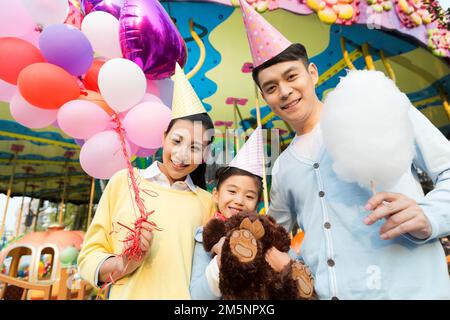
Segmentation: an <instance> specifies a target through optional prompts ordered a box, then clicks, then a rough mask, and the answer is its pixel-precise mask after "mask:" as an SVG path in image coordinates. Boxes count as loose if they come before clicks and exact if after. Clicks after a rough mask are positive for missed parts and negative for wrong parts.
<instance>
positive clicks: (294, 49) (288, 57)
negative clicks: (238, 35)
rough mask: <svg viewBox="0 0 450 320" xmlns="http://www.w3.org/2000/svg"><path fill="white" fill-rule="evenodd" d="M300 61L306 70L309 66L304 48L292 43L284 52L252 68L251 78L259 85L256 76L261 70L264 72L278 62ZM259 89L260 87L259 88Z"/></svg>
mask: <svg viewBox="0 0 450 320" xmlns="http://www.w3.org/2000/svg"><path fill="white" fill-rule="evenodd" d="M296 60H300V61H302V62H303V64H304V65H305V67H306V68H308V66H309V59H308V53H307V52H306V49H305V47H304V46H303V45H302V44H300V43H293V44H291V45H290V46H289V47H287V48H286V49H285V50H284V51H282V52H281V53H279V54H278V55H276V56H275V57H273V58H272V59H269V60H267V61H266V62H264V63H263V64H261V65H259V66H257V67H256V68H253V71H252V77H253V80H254V81H255V82H256V84H257V85H258V87H259V86H260V85H259V81H258V74H259V72H260V71H261V70H264V69H266V68H268V67H271V66H273V65H275V64H277V63H280V62H286V61H296ZM260 88H261V87H260Z"/></svg>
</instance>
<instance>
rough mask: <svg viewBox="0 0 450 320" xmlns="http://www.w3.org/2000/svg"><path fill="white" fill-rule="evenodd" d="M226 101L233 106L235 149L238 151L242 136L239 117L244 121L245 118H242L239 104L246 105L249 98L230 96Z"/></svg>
mask: <svg viewBox="0 0 450 320" xmlns="http://www.w3.org/2000/svg"><path fill="white" fill-rule="evenodd" d="M225 103H226V104H228V105H232V106H233V117H234V145H235V147H236V148H235V151H236V153H237V152H238V151H239V149H240V138H241V134H240V133H239V122H238V117H239V120H240V121H241V122H242V121H243V118H242V114H241V111H240V110H239V105H241V106H244V105H245V104H246V103H247V99H244V98H243V99H240V98H233V97H228V98H227V99H226V100H225Z"/></svg>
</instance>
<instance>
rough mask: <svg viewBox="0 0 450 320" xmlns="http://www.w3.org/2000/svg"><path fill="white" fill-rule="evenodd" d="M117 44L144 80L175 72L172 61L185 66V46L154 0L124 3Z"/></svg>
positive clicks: (132, 0) (170, 21)
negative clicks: (140, 71) (137, 68)
mask: <svg viewBox="0 0 450 320" xmlns="http://www.w3.org/2000/svg"><path fill="white" fill-rule="evenodd" d="M120 45H121V48H122V53H123V55H124V57H125V58H127V59H129V60H131V61H133V62H135V63H136V64H137V65H138V66H140V67H141V69H142V70H143V71H144V73H145V75H146V77H147V78H148V79H155V80H159V79H165V78H168V77H170V76H171V75H173V74H174V73H175V62H178V64H179V65H180V66H181V67H183V66H184V64H185V63H186V56H187V54H186V44H185V43H184V40H183V38H182V37H181V35H180V33H179V32H178V29H177V27H176V26H175V24H174V23H173V22H172V19H171V18H170V16H169V15H168V14H167V12H166V11H165V10H164V8H163V6H162V5H161V4H160V3H159V2H158V1H156V0H125V3H124V5H123V8H122V12H121V15H120Z"/></svg>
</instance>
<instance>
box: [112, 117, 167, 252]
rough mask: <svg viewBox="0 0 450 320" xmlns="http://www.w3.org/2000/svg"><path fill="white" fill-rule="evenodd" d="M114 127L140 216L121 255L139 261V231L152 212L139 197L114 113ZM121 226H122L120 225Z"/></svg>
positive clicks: (123, 138)
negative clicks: (129, 244) (127, 245)
mask: <svg viewBox="0 0 450 320" xmlns="http://www.w3.org/2000/svg"><path fill="white" fill-rule="evenodd" d="M112 118H113V120H114V122H115V124H116V126H115V128H114V129H115V130H116V132H117V134H118V135H119V138H120V144H121V146H122V152H123V155H124V158H125V161H126V163H127V168H128V174H129V176H130V180H131V186H132V188H133V191H134V200H135V202H136V205H137V207H138V209H139V212H140V214H141V216H140V218H138V219H137V220H136V221H135V222H134V229H133V230H132V231H133V232H130V233H129V234H128V236H127V237H126V238H125V240H124V242H127V243H128V242H131V246H129V247H128V248H127V249H125V251H124V252H123V253H122V255H126V256H128V257H130V258H132V259H135V260H140V259H142V257H143V252H142V250H141V248H140V245H139V242H140V237H141V231H142V228H143V223H144V222H147V219H148V217H149V216H150V215H151V214H152V213H153V211H150V212H149V211H147V210H146V208H145V205H144V201H143V199H142V198H141V196H140V191H139V187H138V185H137V182H136V176H135V173H134V169H133V166H132V165H131V161H130V157H129V154H128V150H127V148H126V145H125V130H124V129H123V128H122V123H121V121H120V119H119V116H118V114H117V113H116V112H114V114H113V116H112ZM150 224H151V225H152V226H154V227H155V230H159V231H160V230H161V229H160V228H158V226H157V225H156V224H155V223H153V222H150ZM122 226H123V225H122Z"/></svg>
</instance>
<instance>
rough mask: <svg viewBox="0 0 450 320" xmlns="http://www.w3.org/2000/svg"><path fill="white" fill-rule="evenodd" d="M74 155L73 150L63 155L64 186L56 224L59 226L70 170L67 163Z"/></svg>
mask: <svg viewBox="0 0 450 320" xmlns="http://www.w3.org/2000/svg"><path fill="white" fill-rule="evenodd" d="M74 154H75V151H73V150H68V151H66V153H65V154H64V158H66V163H65V164H64V169H63V170H65V174H64V186H63V192H62V195H61V202H60V206H59V219H58V223H59V224H60V225H62V223H63V212H64V207H65V203H64V201H65V197H66V191H67V184H68V183H67V182H68V175H69V170H70V168H69V166H68V163H69V159H70V158H71V157H73V155H74Z"/></svg>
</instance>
